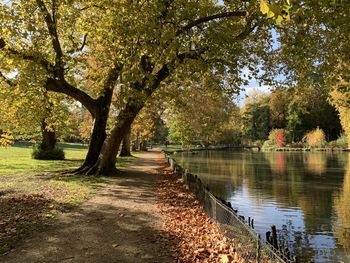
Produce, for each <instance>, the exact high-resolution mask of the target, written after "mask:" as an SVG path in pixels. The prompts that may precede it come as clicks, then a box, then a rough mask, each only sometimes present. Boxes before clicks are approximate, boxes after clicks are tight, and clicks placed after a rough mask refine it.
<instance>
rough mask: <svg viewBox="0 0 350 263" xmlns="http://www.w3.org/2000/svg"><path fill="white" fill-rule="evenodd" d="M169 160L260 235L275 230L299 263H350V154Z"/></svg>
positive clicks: (229, 154) (208, 154)
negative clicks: (249, 222)
mask: <svg viewBox="0 0 350 263" xmlns="http://www.w3.org/2000/svg"><path fill="white" fill-rule="evenodd" d="M173 158H174V159H175V160H176V161H177V162H178V163H179V164H180V165H181V166H182V167H184V168H187V169H188V170H189V172H191V173H193V174H196V175H198V176H199V177H200V178H201V180H202V181H203V183H204V184H206V185H208V186H209V188H210V190H211V191H212V192H213V193H214V194H215V195H216V196H218V197H220V198H222V199H224V200H226V201H230V202H231V203H232V206H233V207H234V208H235V209H238V213H239V214H240V215H243V216H245V217H246V218H247V217H251V218H253V219H254V225H255V230H256V231H257V232H259V233H261V235H262V236H265V232H266V231H268V230H269V228H270V225H271V224H274V225H276V227H277V229H279V230H282V231H281V234H283V236H285V238H286V239H287V241H288V243H289V246H290V247H291V248H292V249H293V252H294V254H296V255H297V256H298V258H299V259H300V262H307V261H309V260H311V259H313V260H314V261H315V262H350V155H349V153H331V152H249V151H242V152H238V151H198V152H195V153H189V152H184V153H177V154H174V155H173Z"/></svg>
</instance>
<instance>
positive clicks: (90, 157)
mask: <svg viewBox="0 0 350 263" xmlns="http://www.w3.org/2000/svg"><path fill="white" fill-rule="evenodd" d="M112 94H113V90H112V89H108V90H107V89H106V90H105V94H104V95H103V96H101V97H100V98H99V99H98V100H97V107H96V108H95V111H94V114H93V115H94V116H95V119H94V124H93V128H92V133H91V137H90V142H89V148H88V152H87V154H86V157H85V160H84V163H83V164H82V166H81V167H79V168H78V169H77V170H75V171H73V172H74V173H76V174H84V173H86V172H87V171H89V170H90V169H91V168H92V167H93V166H94V165H95V164H96V163H97V161H98V158H99V156H100V153H101V150H102V147H103V143H104V141H105V139H106V137H107V133H106V128H107V120H108V114H109V108H110V105H111V100H112Z"/></svg>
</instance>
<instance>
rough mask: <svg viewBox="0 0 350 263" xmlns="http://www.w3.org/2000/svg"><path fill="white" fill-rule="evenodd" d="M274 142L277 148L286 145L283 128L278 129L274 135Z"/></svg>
mask: <svg viewBox="0 0 350 263" xmlns="http://www.w3.org/2000/svg"><path fill="white" fill-rule="evenodd" d="M275 141H276V144H277V146H278V147H279V148H281V147H284V146H285V145H286V136H285V135H284V130H282V129H279V130H278V131H277V134H276V137H275Z"/></svg>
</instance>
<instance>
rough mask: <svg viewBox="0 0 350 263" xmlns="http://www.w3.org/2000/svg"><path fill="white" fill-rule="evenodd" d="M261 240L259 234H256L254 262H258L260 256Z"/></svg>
mask: <svg viewBox="0 0 350 263" xmlns="http://www.w3.org/2000/svg"><path fill="white" fill-rule="evenodd" d="M260 242H261V240H260V234H258V240H257V247H256V252H257V253H256V263H260V260H261V259H260V258H261V243H260Z"/></svg>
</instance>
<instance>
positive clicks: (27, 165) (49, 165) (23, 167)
mask: <svg viewBox="0 0 350 263" xmlns="http://www.w3.org/2000/svg"><path fill="white" fill-rule="evenodd" d="M60 147H62V148H63V149H64V152H65V154H66V160H62V161H46V160H34V159H32V158H31V153H32V145H31V144H27V143H25V144H24V143H23V144H15V145H13V146H12V147H8V148H4V147H0V175H4V174H18V173H23V172H25V173H28V172H44V171H57V170H67V169H73V168H77V167H79V165H80V164H81V163H82V162H83V160H84V158H85V155H86V152H87V146H86V145H80V144H61V145H60Z"/></svg>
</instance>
